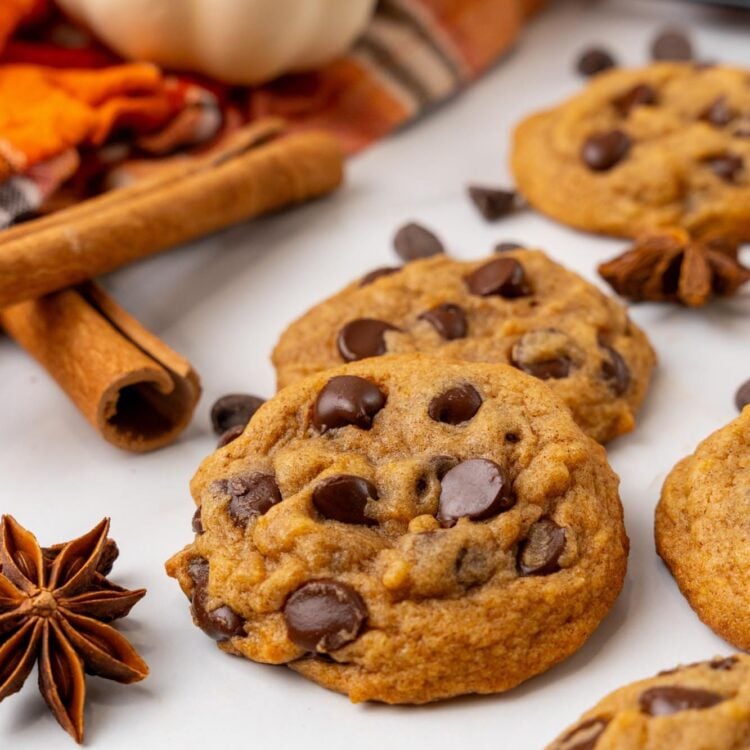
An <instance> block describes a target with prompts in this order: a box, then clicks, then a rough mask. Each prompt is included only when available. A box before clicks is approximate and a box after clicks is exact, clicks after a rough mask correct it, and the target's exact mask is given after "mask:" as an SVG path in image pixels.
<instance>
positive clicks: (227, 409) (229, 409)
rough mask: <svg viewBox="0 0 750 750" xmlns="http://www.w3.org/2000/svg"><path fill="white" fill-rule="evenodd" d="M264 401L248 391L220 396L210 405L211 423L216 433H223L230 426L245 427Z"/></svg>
mask: <svg viewBox="0 0 750 750" xmlns="http://www.w3.org/2000/svg"><path fill="white" fill-rule="evenodd" d="M264 403H265V401H264V400H263V399H262V398H260V397H259V396H251V395H250V394H249V393H230V394H229V395H227V396H222V397H221V398H220V399H218V400H217V401H216V403H214V405H213V406H212V407H211V423H212V424H213V427H214V432H215V433H216V434H217V435H223V434H224V433H225V432H226V431H227V430H228V429H229V428H230V427H236V426H237V425H241V426H242V427H245V426H246V425H247V423H248V422H249V421H250V419H251V418H252V416H253V414H255V412H256V411H258V409H260V407H261V406H263V404H264Z"/></svg>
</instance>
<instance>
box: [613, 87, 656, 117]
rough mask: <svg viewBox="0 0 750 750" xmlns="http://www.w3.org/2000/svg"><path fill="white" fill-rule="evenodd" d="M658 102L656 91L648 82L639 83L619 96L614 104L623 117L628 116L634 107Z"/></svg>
mask: <svg viewBox="0 0 750 750" xmlns="http://www.w3.org/2000/svg"><path fill="white" fill-rule="evenodd" d="M656 102H657V96H656V91H654V89H653V88H652V87H651V86H649V85H648V84H647V83H639V84H638V85H636V86H633V88H632V89H628V90H627V91H626V92H625V93H624V94H622V95H621V96H618V97H617V98H616V99H615V100H614V102H613V104H614V105H615V108H616V109H617V111H618V112H619V113H620V114H621V115H622V116H623V117H627V116H628V115H629V114H630V111H631V110H632V109H633V108H634V107H646V106H650V105H653V104H656Z"/></svg>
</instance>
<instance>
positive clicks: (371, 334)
mask: <svg viewBox="0 0 750 750" xmlns="http://www.w3.org/2000/svg"><path fill="white" fill-rule="evenodd" d="M386 331H398V328H396V326H392V325H391V324H390V323H386V322H385V321H383V320H375V319H374V318H358V319H357V320H352V321H351V322H350V323H347V324H346V325H345V326H344V327H343V328H342V329H341V330H340V331H339V335H338V339H337V341H336V343H337V346H338V349H339V353H340V354H341V356H342V357H343V358H344V360H345V361H346V362H355V361H356V360H359V359H366V358H367V357H379V356H380V355H381V354H385V333H386Z"/></svg>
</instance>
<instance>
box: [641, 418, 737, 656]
mask: <svg viewBox="0 0 750 750" xmlns="http://www.w3.org/2000/svg"><path fill="white" fill-rule="evenodd" d="M749 524H750V408H745V409H744V410H743V411H742V413H741V414H740V416H739V417H738V418H737V419H735V420H734V421H733V422H730V423H729V424H728V425H726V426H725V427H722V428H721V429H720V430H717V431H716V432H714V433H713V434H712V435H710V436H709V437H708V438H707V439H706V440H704V441H703V442H702V443H701V444H700V445H699V446H698V448H697V449H696V451H695V453H693V454H692V455H691V456H688V457H687V458H684V459H683V460H682V461H680V462H679V463H678V464H677V465H676V466H675V467H674V469H672V472H671V473H670V474H669V476H668V477H667V479H666V481H665V482H664V487H663V488H662V493H661V500H660V501H659V505H658V506H657V509H656V547H657V550H658V552H659V554H660V555H661V557H662V559H663V560H664V562H665V563H666V564H667V566H668V567H669V569H670V570H671V572H672V575H673V576H674V577H675V580H676V581H677V584H678V585H679V587H680V590H681V591H682V593H683V594H684V595H685V596H686V597H687V599H688V601H689V602H690V606H691V607H692V608H693V609H694V610H695V611H696V613H697V614H698V616H699V617H700V618H701V620H703V622H705V623H706V625H708V626H709V627H710V628H711V629H712V630H714V631H715V632H716V633H717V634H718V635H720V636H721V637H722V638H725V639H726V640H727V641H729V642H730V643H732V644H734V645H735V646H737V647H738V648H741V649H744V650H748V649H750V594H748V586H747V571H748V569H750V545H748V540H747V529H748V525H749Z"/></svg>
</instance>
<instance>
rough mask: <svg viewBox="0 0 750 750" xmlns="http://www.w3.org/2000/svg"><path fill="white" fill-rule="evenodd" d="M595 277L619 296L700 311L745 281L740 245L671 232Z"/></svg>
mask: <svg viewBox="0 0 750 750" xmlns="http://www.w3.org/2000/svg"><path fill="white" fill-rule="evenodd" d="M599 274H600V275H601V276H602V278H603V279H604V280H605V281H606V282H607V283H608V284H609V285H610V286H611V287H612V288H613V289H614V290H615V291H616V292H617V293H618V294H620V295H622V296H623V297H627V298H628V299H631V300H635V301H641V300H649V301H653V302H680V303H682V304H683V305H687V306H688V307H701V306H702V305H705V304H706V302H708V301H709V299H711V297H712V296H714V295H720V296H724V297H728V296H730V295H732V294H734V293H735V292H736V291H737V290H738V289H739V288H740V287H741V286H742V285H743V284H744V283H746V282H747V281H750V269H749V268H746V267H745V266H743V265H742V264H741V263H740V260H739V244H738V243H736V242H734V241H732V240H729V239H724V238H712V239H705V240H696V239H691V238H690V236H689V235H688V234H687V232H684V231H682V230H674V231H671V232H665V233H663V234H659V235H651V236H647V237H643V238H641V239H639V240H637V241H636V243H635V245H634V246H633V247H632V248H631V249H630V250H628V251H627V252H625V253H623V254H622V255H618V256H617V257H616V258H613V259H612V260H609V261H607V262H606V263H602V264H601V265H600V266H599Z"/></svg>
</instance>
